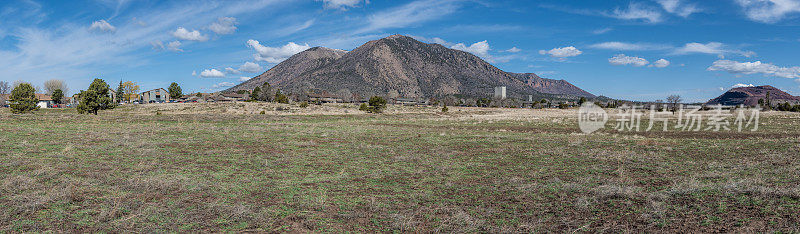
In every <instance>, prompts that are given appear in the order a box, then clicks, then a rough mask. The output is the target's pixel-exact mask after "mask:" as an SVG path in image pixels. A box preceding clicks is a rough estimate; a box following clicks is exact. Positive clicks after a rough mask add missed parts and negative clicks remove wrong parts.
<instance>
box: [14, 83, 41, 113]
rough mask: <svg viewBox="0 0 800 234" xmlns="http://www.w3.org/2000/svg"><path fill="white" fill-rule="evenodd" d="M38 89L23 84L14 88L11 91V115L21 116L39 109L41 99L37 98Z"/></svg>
mask: <svg viewBox="0 0 800 234" xmlns="http://www.w3.org/2000/svg"><path fill="white" fill-rule="evenodd" d="M35 92H36V89H35V88H33V86H32V85H31V84H28V83H22V84H19V85H17V86H16V87H14V90H13V91H11V98H10V99H11V105H10V107H11V113H14V114H21V113H28V112H31V111H34V110H36V109H38V108H39V107H38V106H36V103H38V102H39V99H38V98H36V94H35Z"/></svg>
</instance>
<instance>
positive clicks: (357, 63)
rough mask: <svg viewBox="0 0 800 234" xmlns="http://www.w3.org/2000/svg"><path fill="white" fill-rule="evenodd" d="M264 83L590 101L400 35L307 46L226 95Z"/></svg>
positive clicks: (571, 89)
mask: <svg viewBox="0 0 800 234" xmlns="http://www.w3.org/2000/svg"><path fill="white" fill-rule="evenodd" d="M264 82H269V83H270V84H271V85H273V86H276V87H278V88H280V89H282V90H285V91H287V92H293V93H299V92H312V93H314V92H328V93H342V92H349V93H353V94H358V95H360V96H362V97H367V96H371V95H385V94H387V93H390V92H397V94H399V96H400V97H406V98H430V97H443V96H447V95H462V96H471V97H491V95H492V94H493V92H494V87H496V86H506V87H507V88H506V89H507V94H508V96H509V97H516V98H521V99H524V98H526V97H527V95H535V96H537V97H541V96H543V95H544V96H548V95H549V96H558V97H562V98H563V97H572V98H577V97H588V98H594V97H595V95H593V94H591V93H589V92H586V91H584V90H582V89H580V88H578V87H576V86H574V85H572V84H570V83H569V82H567V81H564V80H552V79H545V78H541V77H539V76H537V75H536V74H533V73H527V74H517V73H509V72H505V71H502V70H500V69H498V68H496V67H494V66H492V65H491V64H489V63H487V62H485V61H483V60H482V59H481V58H479V57H477V56H475V55H472V54H470V53H467V52H464V51H460V50H454V49H450V48H447V47H444V46H442V45H439V44H427V43H423V42H420V41H417V40H415V39H413V38H411V37H407V36H401V35H393V36H389V37H386V38H383V39H379V40H374V41H370V42H367V43H366V44H364V45H362V46H359V47H358V48H356V49H354V50H352V51H350V52H346V51H342V50H334V49H328V48H322V47H315V48H311V49H308V50H306V51H303V52H301V53H298V54H296V55H294V56H292V57H290V58H289V59H287V60H286V61H283V62H281V63H280V64H278V65H276V66H275V67H273V68H272V69H270V70H268V71H267V72H265V73H263V74H261V75H259V76H256V77H254V78H252V79H250V80H248V81H245V82H244V83H242V84H239V85H237V86H234V87H232V88H230V89H228V90H226V91H237V90H250V89H253V88H255V87H256V86H258V85H261V84H263V83H264Z"/></svg>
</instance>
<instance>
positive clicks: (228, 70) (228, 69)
mask: <svg viewBox="0 0 800 234" xmlns="http://www.w3.org/2000/svg"><path fill="white" fill-rule="evenodd" d="M225 72H226V73H228V74H239V70H236V69H233V68H232V67H226V68H225Z"/></svg>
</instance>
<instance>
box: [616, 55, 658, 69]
mask: <svg viewBox="0 0 800 234" xmlns="http://www.w3.org/2000/svg"><path fill="white" fill-rule="evenodd" d="M608 63H610V64H612V65H617V66H624V65H633V66H636V67H642V66H645V65H647V64H649V63H650V62H648V61H647V59H644V58H639V57H631V56H627V55H624V54H618V55H616V56H614V57H611V58H610V59H608Z"/></svg>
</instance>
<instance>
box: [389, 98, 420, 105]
mask: <svg viewBox="0 0 800 234" xmlns="http://www.w3.org/2000/svg"><path fill="white" fill-rule="evenodd" d="M394 103H396V104H401V105H404V106H416V105H428V102H427V101H426V100H424V99H414V98H397V99H395V100H394Z"/></svg>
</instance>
